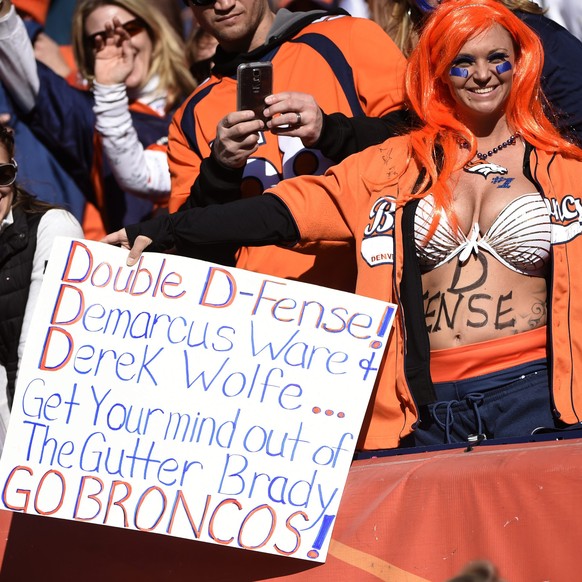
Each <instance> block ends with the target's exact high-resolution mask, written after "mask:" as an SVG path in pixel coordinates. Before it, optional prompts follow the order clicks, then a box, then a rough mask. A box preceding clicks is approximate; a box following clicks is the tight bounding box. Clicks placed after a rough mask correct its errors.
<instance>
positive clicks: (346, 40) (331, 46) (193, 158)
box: [168, 11, 406, 291]
mask: <svg viewBox="0 0 582 582" xmlns="http://www.w3.org/2000/svg"><path fill="white" fill-rule="evenodd" d="M322 14H323V13H322V12H319V11H318V12H317V13H307V14H306V15H305V19H306V23H304V24H303V25H302V27H301V28H300V29H299V30H298V27H297V26H295V27H294V28H293V31H294V32H289V33H288V34H287V36H286V33H283V34H280V35H278V37H277V39H276V40H271V41H269V42H268V43H267V44H266V45H265V47H262V48H261V49H260V50H258V51H253V53H250V54H249V55H243V56H241V58H240V61H241V62H242V61H244V60H247V61H257V60H271V61H272V62H273V76H274V86H273V92H274V93H279V92H282V91H299V92H304V93H310V94H312V95H313V96H314V97H315V99H316V101H317V103H318V104H319V105H320V107H321V108H322V110H323V111H324V112H326V113H332V112H341V113H344V114H346V115H348V116H350V117H351V116H372V117H379V116H382V115H384V114H387V113H390V112H392V111H395V110H398V109H400V108H402V107H403V101H404V92H403V80H404V72H405V67H406V61H405V59H404V57H403V55H402V54H401V52H400V51H399V49H398V48H397V47H396V45H395V44H394V43H393V42H392V40H391V39H390V38H389V37H388V35H386V33H385V32H384V31H383V30H382V29H381V28H380V27H379V26H378V25H377V24H375V23H374V22H372V21H370V20H368V19H363V18H352V17H350V16H335V17H330V16H324V17H322ZM314 19H316V20H315V21H314ZM276 22H277V21H276ZM236 89H237V83H236V66H234V67H233V68H232V69H231V70H230V71H229V72H228V74H226V73H225V74H218V73H216V68H215V72H214V74H213V75H212V76H211V78H210V79H209V80H207V81H206V82H205V83H203V84H202V85H201V86H200V87H199V88H198V89H197V90H196V91H195V92H194V93H193V95H192V96H191V97H190V98H189V99H188V100H187V101H186V102H185V103H184V104H183V106H182V107H181V108H180V109H179V111H178V112H177V114H176V115H175V117H174V120H173V123H172V126H171V128H170V133H169V148H168V154H169V163H170V173H171V176H172V193H171V198H170V211H171V212H175V211H176V210H178V209H179V208H180V206H181V205H182V204H183V203H184V202H185V201H186V200H187V199H188V197H189V196H190V193H191V189H192V186H193V184H194V182H195V181H196V180H197V179H200V178H199V177H200V173H201V164H202V162H203V160H204V159H205V158H208V157H209V156H210V147H211V144H212V142H213V140H214V139H215V137H216V126H217V124H218V122H219V121H220V120H221V119H222V118H223V117H224V116H225V115H226V114H227V113H229V112H231V111H234V110H236ZM261 139H262V145H261V146H260V147H259V149H258V151H257V152H255V154H253V156H252V157H251V158H250V159H249V160H248V161H247V164H246V167H245V169H244V176H243V177H242V182H237V188H236V189H237V196H238V197H240V196H241V195H242V196H243V197H248V196H254V195H258V194H261V193H262V192H263V190H265V189H267V188H270V187H272V186H274V185H275V184H277V183H279V182H280V181H281V180H283V179H287V178H291V177H294V176H297V175H302V174H322V173H323V172H324V171H325V170H326V169H327V168H328V167H329V166H330V165H331V164H332V162H331V161H330V160H329V159H327V158H324V157H323V155H322V153H321V152H320V151H319V150H316V149H305V148H304V147H303V144H302V142H301V140H300V139H299V138H289V137H277V136H275V135H272V134H271V133H269V132H264V133H262V134H261ZM203 168H204V166H203ZM202 171H204V169H202ZM227 174H228V171H227V170H226V169H225V170H224V171H223V175H227ZM211 186H213V187H214V189H215V190H216V195H217V196H218V195H220V192H221V191H222V192H225V191H226V190H227V185H226V184H223V183H221V181H220V180H219V178H214V179H213V181H211ZM225 196H226V195H225ZM224 201H226V200H224ZM302 251H303V252H301V253H299V252H294V251H290V250H286V249H282V248H278V247H273V246H269V247H263V248H247V247H244V248H242V249H240V251H239V253H238V258H237V262H236V266H237V267H239V268H244V269H248V270H251V271H255V272H262V273H268V274H271V275H275V276H279V277H284V278H290V279H296V280H301V281H306V282H310V283H316V284H320V285H326V286H328V287H334V288H338V289H342V290H347V291H353V289H354V284H355V265H354V261H353V256H354V253H353V248H352V247H351V244H350V243H339V244H338V243H336V244H335V245H330V246H328V247H327V248H325V249H322V248H321V247H320V245H318V244H314V245H309V246H307V247H305V248H303V249H302ZM211 260H212V259H211Z"/></svg>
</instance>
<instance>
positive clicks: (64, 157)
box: [0, 0, 195, 239]
mask: <svg viewBox="0 0 582 582" xmlns="http://www.w3.org/2000/svg"><path fill="white" fill-rule="evenodd" d="M72 37H73V49H74V53H75V59H76V61H77V66H78V69H79V72H80V74H81V76H82V77H83V79H84V80H85V81H86V82H87V84H88V86H89V87H90V89H91V91H82V90H79V89H76V88H73V87H71V86H70V85H69V84H68V83H67V82H66V81H65V80H64V79H62V78H61V77H59V76H58V75H57V74H55V73H54V72H53V71H52V70H51V69H49V68H48V67H46V66H44V65H42V64H41V63H37V62H36V61H35V60H34V53H33V49H32V46H31V44H30V41H29V39H28V36H27V34H26V31H25V28H24V25H23V23H22V21H21V20H20V18H19V17H18V15H17V14H16V12H15V10H14V8H13V7H12V6H11V2H10V0H4V2H3V3H2V5H1V7H0V79H1V80H2V81H3V82H4V84H5V85H6V87H7V88H8V90H9V91H10V93H11V95H12V97H13V98H14V100H15V101H16V103H17V105H18V106H19V107H20V109H21V110H22V111H23V113H25V114H26V115H27V119H28V122H29V125H30V127H31V129H32V130H33V131H34V132H35V133H36V134H37V135H38V136H39V137H40V139H41V140H42V141H43V142H44V143H45V144H47V145H48V147H50V148H51V150H52V151H53V153H54V154H55V155H56V156H57V157H58V159H59V161H61V163H62V164H63V165H64V166H65V167H66V168H67V170H69V171H70V172H71V174H72V175H73V176H74V178H75V180H76V181H77V183H78V184H79V185H80V186H81V189H82V190H83V192H84V194H85V196H86V198H87V201H88V202H90V203H91V205H93V206H95V207H96V208H97V209H98V211H99V215H98V216H97V217H94V218H93V219H92V220H89V219H88V218H87V216H86V218H85V220H84V226H85V233H86V235H87V237H88V238H94V239H96V238H99V237H100V236H101V235H102V233H103V230H104V229H106V230H109V229H111V228H115V227H116V226H123V225H124V224H127V223H128V222H132V221H134V220H136V219H137V220H140V219H143V218H145V217H149V216H151V215H152V213H153V212H154V210H155V208H156V207H157V206H158V205H159V204H160V203H163V202H164V200H165V198H167V197H168V195H169V191H170V178H169V173H168V164H167V156H166V141H167V132H168V126H169V123H170V120H171V118H172V115H173V112H174V111H175V109H176V108H177V106H178V105H179V104H180V103H181V101H182V100H183V99H184V98H185V97H186V96H187V95H188V94H189V93H190V92H191V91H192V90H193V89H194V87H195V82H194V80H193V79H192V76H191V75H190V72H189V70H188V65H187V62H186V57H185V53H184V46H183V43H182V41H181V39H180V38H179V37H178V35H177V34H176V33H175V31H174V30H173V29H172V27H171V26H170V25H169V24H168V22H167V21H166V19H165V18H164V17H163V16H162V14H161V13H160V12H159V11H158V10H157V9H156V8H155V6H152V5H151V3H149V2H142V1H140V0H80V1H79V2H78V3H77V6H76V8H75V13H74V16H73V29H72ZM88 208H91V206H88Z"/></svg>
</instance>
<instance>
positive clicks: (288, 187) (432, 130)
mask: <svg viewBox="0 0 582 582" xmlns="http://www.w3.org/2000/svg"><path fill="white" fill-rule="evenodd" d="M542 62H543V53H542V49H541V46H540V42H539V40H538V38H537V36H536V35H535V34H534V33H532V32H531V31H530V29H529V28H528V27H527V26H526V25H524V24H523V23H522V22H521V21H520V20H519V19H518V18H517V17H516V16H515V15H514V14H513V13H512V12H511V11H509V10H508V9H507V8H505V7H504V6H503V5H501V4H500V3H499V2H496V1H495V0H449V1H447V2H445V3H443V4H441V5H440V6H439V7H437V8H436V9H435V10H434V12H433V13H432V14H431V15H430V17H429V19H428V21H427V23H426V27H425V29H424V31H423V33H422V34H421V37H420V40H419V43H418V45H417V46H416V48H415V50H414V51H413V53H412V55H411V57H410V63H409V67H408V71H407V79H406V81H407V91H408V97H409V101H410V106H411V107H412V108H413V109H414V111H415V113H416V114H417V116H418V117H419V119H420V125H419V127H418V128H416V129H415V130H414V131H412V132H411V133H410V134H409V135H406V136H400V137H395V138H392V139H389V140H387V141H385V142H384V143H383V144H381V145H379V146H372V147H370V148H368V149H367V150H365V151H364V152H362V153H360V154H356V155H354V156H352V157H350V158H348V159H347V160H346V161H345V162H343V163H342V164H340V165H338V166H335V167H334V168H331V169H330V170H329V171H328V173H327V174H326V175H325V176H321V177H304V178H297V179H294V180H287V181H285V182H283V183H281V184H279V185H278V186H277V187H276V188H273V189H271V190H269V192H268V193H267V194H266V195H264V196H261V197H258V198H256V199H253V200H243V201H239V202H236V203H233V204H230V205H223V206H220V207H207V208H203V209H193V210H190V211H187V212H183V213H178V214H175V215H172V216H168V217H160V218H159V219H155V220H153V221H149V222H145V223H141V224H138V225H133V226H131V227H127V229H125V230H121V231H118V232H116V233H113V234H111V235H109V236H108V237H107V238H106V239H105V240H106V242H110V243H112V244H121V245H122V246H124V247H126V248H131V250H130V254H129V258H128V264H133V262H134V261H135V260H136V257H137V256H139V254H140V253H141V251H142V250H143V249H144V248H146V247H147V246H148V245H150V244H151V243H152V241H154V246H156V247H157V248H158V249H165V248H169V247H171V246H173V245H174V244H176V243H180V244H189V245H196V244H204V243H206V242H209V241H216V240H220V241H224V240H234V241H236V242H237V243H240V244H244V245H249V244H267V243H269V244H272V243H273V242H274V241H278V242H280V243H284V244H294V243H295V244H299V243H303V242H308V241H312V240H320V241H330V244H333V241H337V240H352V241H353V242H354V245H355V248H356V252H357V262H358V283H357V292H358V293H360V294H363V295H367V296H371V297H376V298H379V299H384V300H388V301H390V302H393V303H397V304H398V305H399V310H398V316H397V318H396V323H395V326H394V329H393V330H392V333H391V335H390V338H389V340H388V345H387V346H386V351H385V355H384V360H383V363H382V367H381V369H380V373H379V377H378V381H377V386H376V390H375V392H374V395H373V397H372V402H371V404H370V414H369V417H368V420H367V421H366V422H365V424H364V427H363V429H362V434H361V441H360V447H362V448H365V449H382V448H391V447H396V446H399V445H402V444H403V443H404V442H405V441H404V439H405V437H407V435H409V434H411V433H412V436H413V439H414V443H415V444H417V445H432V444H435V445H436V444H445V443H453V442H460V443H465V442H468V441H472V440H482V439H484V438H506V437H526V436H527V435H530V434H531V433H532V432H534V431H535V430H536V429H538V428H539V427H543V428H545V429H550V430H556V429H559V428H563V427H566V426H568V425H575V424H577V423H579V421H580V416H581V415H582V342H580V341H578V340H577V339H576V338H577V337H580V336H579V333H580V329H579V328H580V326H581V325H582V303H581V302H578V301H577V300H576V298H577V297H582V277H580V276H579V273H577V272H576V269H577V267H578V265H579V263H580V257H582V236H581V235H582V150H580V149H579V148H578V147H576V146H575V145H574V144H573V143H570V142H569V141H567V140H565V139H564V138H562V137H561V136H560V134H559V133H558V131H557V130H556V129H555V128H554V127H553V126H552V125H551V123H550V122H549V121H548V119H547V118H546V117H545V115H544V111H543V105H544V97H543V94H542V93H541V91H540V71H541V67H542ZM406 440H409V439H406Z"/></svg>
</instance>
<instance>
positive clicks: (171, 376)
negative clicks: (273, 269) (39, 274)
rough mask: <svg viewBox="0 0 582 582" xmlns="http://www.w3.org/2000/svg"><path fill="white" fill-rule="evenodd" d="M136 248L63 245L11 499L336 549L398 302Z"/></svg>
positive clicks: (35, 353) (6, 456)
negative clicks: (135, 255)
mask: <svg viewBox="0 0 582 582" xmlns="http://www.w3.org/2000/svg"><path fill="white" fill-rule="evenodd" d="M126 257H127V251H125V250H121V249H118V248H115V247H111V246H107V245H104V244H102V243H97V242H89V241H80V240H74V239H68V238H64V237H61V238H59V239H57V241H56V242H55V245H54V247H53V250H52V254H51V258H50V261H49V264H48V267H47V272H46V274H45V279H44V281H43V287H42V293H41V297H40V299H39V302H38V305H37V308H36V312H35V318H34V324H33V326H32V328H31V330H30V335H29V338H28V341H27V345H26V350H25V354H24V357H23V361H22V365H21V369H20V374H19V378H18V385H17V390H16V396H15V400H14V405H13V408H12V416H11V420H10V426H9V430H8V435H7V440H6V444H5V447H4V452H3V454H2V458H1V461H0V488H1V491H2V507H4V508H6V509H9V510H12V511H19V512H26V513H30V514H36V515H44V516H52V517H58V518H63V519H70V520H77V521H85V522H90V523H96V524H103V525H108V526H115V527H122V528H129V529H136V530H141V531H147V532H155V533H159V534H166V535H171V536H178V537H182V538H187V539H193V540H199V541H204V542H209V543H216V544H223V545H227V546H231V547H236V548H244V549H249V550H258V551H261V552H267V553H272V554H279V555H283V556H292V557H295V558H301V559H306V560H314V561H319V562H323V561H325V557H326V553H327V548H328V544H329V540H330V536H331V530H332V527H333V523H334V520H335V516H336V515H337V511H338V507H339V503H340V498H341V495H342V492H343V487H344V484H345V480H346V477H347V473H348V469H349V467H350V463H351V460H352V455H353V452H354V448H355V445H356V439H357V437H358V433H359V429H360V426H361V423H362V421H363V418H364V413H365V411H366V407H367V404H368V400H369V397H370V394H371V391H372V387H373V384H374V379H375V376H376V372H377V368H378V366H379V363H380V360H381V358H382V353H383V350H384V346H385V344H386V342H387V339H388V334H389V332H390V328H391V325H392V321H393V317H394V311H395V307H394V306H393V305H390V304H387V303H383V302H381V301H377V300H372V299H368V298H365V297H361V296H357V295H352V294H348V293H342V292H338V291H333V290H330V289H326V288H324V287H318V286H314V285H306V284H301V283H297V282H293V281H288V280H283V279H277V278H273V277H268V276H265V275H258V274H255V273H250V272H247V271H242V270H238V269H230V268H229V269H227V268H223V267H218V266H216V265H212V264H210V263H205V262H202V261H196V260H192V259H187V258H184V257H178V256H174V255H164V254H156V253H145V254H144V255H143V256H142V257H141V259H140V261H139V262H138V263H137V264H136V265H135V266H134V267H131V268H130V267H127V266H126V264H125V260H126Z"/></svg>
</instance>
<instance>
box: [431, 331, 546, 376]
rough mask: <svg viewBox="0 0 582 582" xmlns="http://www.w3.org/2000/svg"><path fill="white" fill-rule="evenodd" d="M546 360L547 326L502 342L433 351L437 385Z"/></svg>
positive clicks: (500, 340)
mask: <svg viewBox="0 0 582 582" xmlns="http://www.w3.org/2000/svg"><path fill="white" fill-rule="evenodd" d="M545 357H546V326H542V327H538V328H536V329H532V330H531V331H524V332H522V333H518V334H515V335H510V336H507V337H503V338H500V339H494V340H489V341H486V342H479V343H477V344H469V345H466V346H461V347H458V348H449V349H446V350H432V351H431V352H430V375H431V377H432V381H433V382H454V381H456V380H466V379H467V378H475V377H476V376H484V375H485V374H491V373H492V372H498V371H499V370H504V369H506V368H512V367H514V366H519V365H520V364H527V363H528V362H534V361H535V360H541V359H543V358H545Z"/></svg>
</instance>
